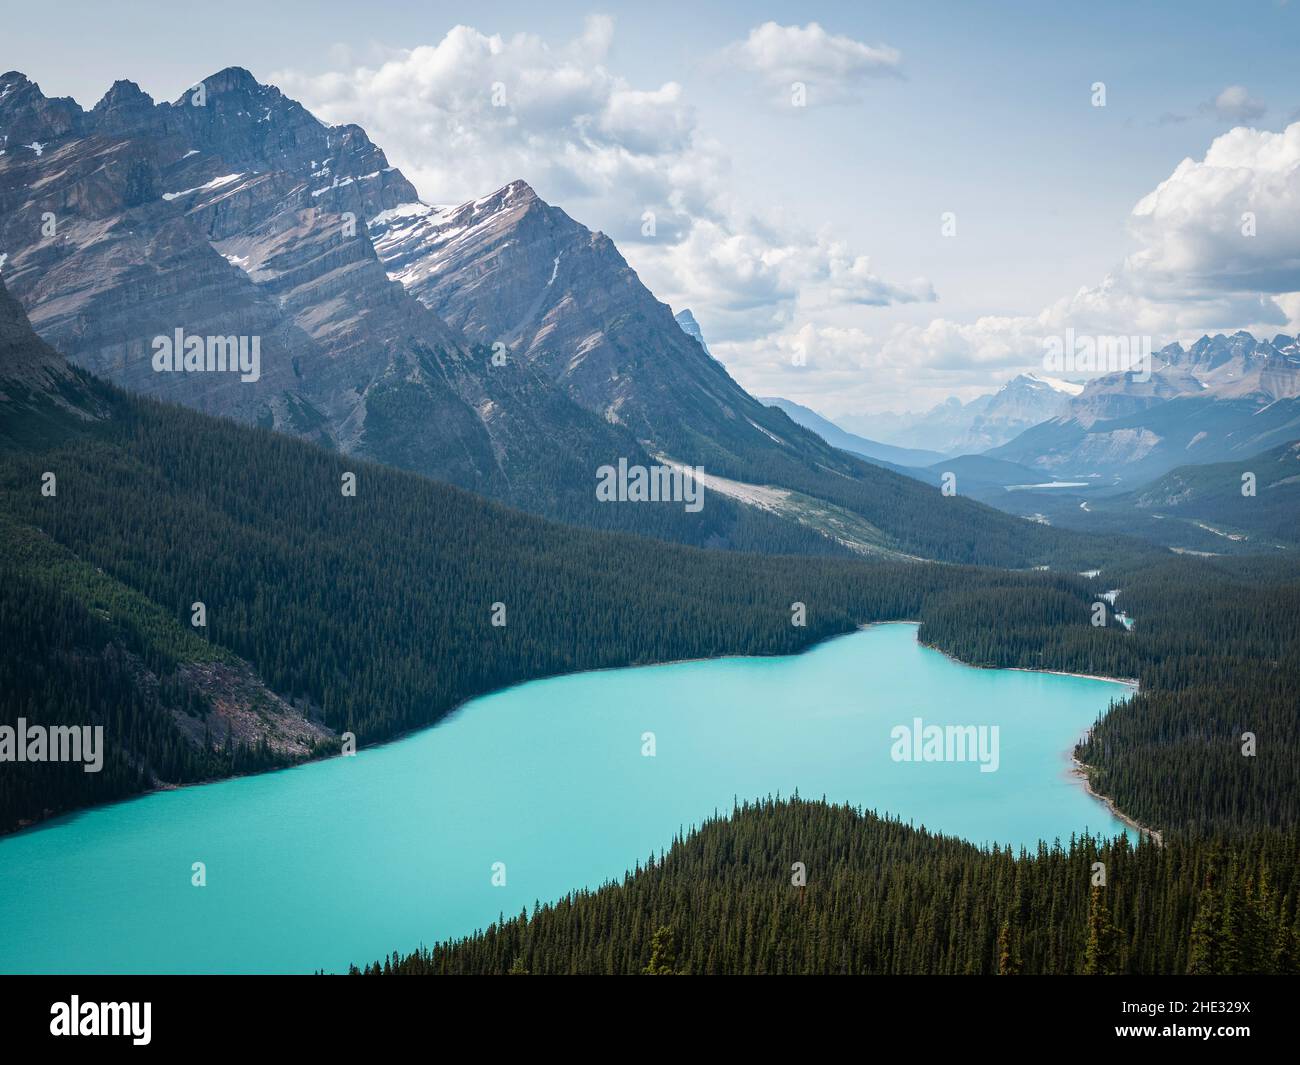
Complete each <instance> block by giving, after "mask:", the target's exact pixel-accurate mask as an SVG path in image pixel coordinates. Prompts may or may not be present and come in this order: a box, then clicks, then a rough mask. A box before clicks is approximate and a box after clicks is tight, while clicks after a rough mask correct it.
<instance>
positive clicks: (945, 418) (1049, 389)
mask: <svg viewBox="0 0 1300 1065" xmlns="http://www.w3.org/2000/svg"><path fill="white" fill-rule="evenodd" d="M1082 387H1083V386H1082V385H1078V384H1074V383H1073V382H1070V381H1062V380H1060V379H1058V378H1054V377H1046V376H1043V375H1040V374H1032V373H1026V374H1019V375H1018V376H1016V377H1013V378H1012V379H1011V380H1010V381H1008V382H1007V383H1006V384H1004V385H1003V386H1002V387H1001V388H999V389H998V390H997V391H996V392H991V393H989V394H988V395H984V396H977V397H976V398H975V399H972V400H969V401H967V402H965V403H963V402H962V401H961V400H959V399H957V398H956V397H953V398H950V399H948V400H947V401H946V402H944V403H940V404H939V405H938V406H936V407H933V408H931V409H930V410H929V411H927V412H925V413H924V414H917V415H910V414H859V415H853V416H850V417H846V418H841V419H840V421H841V422H842V423H843V424H844V425H845V426H847V427H848V428H850V429H852V430H854V431H857V432H872V433H873V434H874V435H875V436H876V437H878V438H881V439H883V440H886V441H887V442H889V443H891V444H895V445H899V446H905V447H910V448H921V449H927V450H931V451H937V452H940V453H942V454H947V455H963V454H976V453H978V452H981V451H987V450H988V449H989V448H993V447H997V446H998V445H1000V444H1004V443H1006V442H1007V441H1008V440H1011V439H1013V438H1014V437H1015V436H1017V435H1018V434H1019V433H1021V432H1023V431H1024V430H1026V429H1028V428H1029V427H1030V426H1033V425H1037V424H1038V423H1039V422H1043V421H1046V420H1047V419H1048V418H1051V417H1053V416H1054V415H1056V414H1058V413H1059V412H1060V411H1061V409H1062V408H1063V407H1064V405H1065V403H1066V402H1067V401H1068V400H1069V399H1070V398H1071V397H1072V396H1075V395H1078V394H1079V392H1080V391H1081V389H1082Z"/></svg>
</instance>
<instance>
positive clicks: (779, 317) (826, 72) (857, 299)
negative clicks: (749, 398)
mask: <svg viewBox="0 0 1300 1065" xmlns="http://www.w3.org/2000/svg"><path fill="white" fill-rule="evenodd" d="M123 6H124V5H123ZM593 16H605V17H603V18H597V19H595V20H593ZM0 18H3V22H4V24H5V26H6V31H5V35H4V39H3V41H0V69H10V68H16V69H19V70H22V71H23V72H24V73H26V74H28V75H29V76H30V77H32V78H33V79H35V80H36V81H38V82H40V84H41V86H42V88H43V90H44V91H45V92H46V93H47V94H48V95H71V96H74V97H76V98H77V99H78V100H79V101H80V102H81V103H82V104H83V105H85V106H90V105H91V104H93V103H94V101H95V100H96V99H98V97H99V96H100V95H102V93H103V92H104V91H105V90H106V89H107V87H108V86H109V84H111V82H112V81H113V80H114V79H116V78H119V77H126V78H130V79H132V80H134V81H137V82H138V83H140V85H141V86H142V87H143V88H144V89H145V90H146V91H148V92H150V93H152V94H153V95H155V96H156V97H159V98H173V97H175V96H176V95H177V94H179V92H180V91H182V90H183V89H184V88H185V87H186V86H187V85H189V84H192V83H193V82H194V81H196V80H197V79H198V78H200V77H202V76H204V75H206V74H209V73H212V72H213V71H215V70H217V69H220V68H221V67H224V66H228V65H239V66H245V67H248V68H249V69H250V70H252V71H253V73H254V74H256V75H257V76H258V77H259V78H260V79H261V80H263V81H275V82H276V83H277V84H280V85H281V86H282V87H283V88H285V90H286V92H288V93H289V94H290V95H293V96H295V97H297V98H299V99H301V100H303V102H304V103H306V104H307V105H308V106H309V107H311V108H312V109H313V110H315V111H316V112H317V113H318V114H320V115H321V117H323V118H326V119H327V120H330V121H358V122H360V123H361V124H362V125H364V126H366V128H367V129H368V130H369V132H370V133H371V135H372V137H374V139H375V140H376V141H377V142H378V143H379V144H380V145H381V146H382V147H384V148H385V149H386V150H387V152H388V154H389V156H390V159H391V160H392V161H393V162H394V163H396V164H398V165H400V166H402V168H403V169H404V170H405V171H406V172H407V173H408V176H411V177H412V179H413V180H414V181H415V182H416V185H417V187H419V188H420V190H421V194H422V196H423V197H424V198H425V199H428V200H431V201H434V202H442V201H451V200H458V199H462V198H470V197H473V196H476V195H481V194H483V193H486V192H488V191H491V189H492V188H494V187H497V186H498V185H500V184H504V183H505V182H506V181H508V180H511V179H512V178H515V177H523V178H525V179H526V180H529V181H530V182H532V183H533V184H534V186H535V187H536V188H537V189H538V192H539V193H540V194H541V195H542V196H543V197H545V198H546V199H548V200H551V201H552V202H556V203H558V204H559V205H560V206H562V207H564V208H565V209H566V210H568V211H569V213H570V214H572V215H574V217H576V218H578V219H579V220H580V221H583V222H585V223H587V224H588V225H590V226H592V227H593V228H600V229H604V230H605V231H606V232H609V233H610V234H611V235H613V236H614V237H615V239H616V240H617V241H618V242H619V246H620V247H621V248H622V249H623V250H624V253H625V254H626V255H627V257H628V258H629V260H630V261H631V262H632V264H633V265H634V266H635V267H636V268H637V269H638V271H639V272H640V273H641V274H642V276H643V277H644V278H645V280H646V281H647V282H648V283H649V284H650V285H651V287H652V288H653V289H654V290H655V291H656V293H657V294H659V295H660V296H661V298H664V299H666V300H667V301H668V302H670V303H672V304H673V305H674V307H675V308H680V307H681V306H687V305H689V306H691V307H692V308H693V310H694V311H695V313H696V316H697V317H698V318H699V320H700V322H701V324H702V326H703V328H704V330H705V333H706V336H708V337H709V339H710V343H711V347H712V348H713V350H714V351H715V354H718V355H719V356H720V357H721V358H723V359H724V361H726V362H727V364H728V366H729V367H730V368H731V369H732V371H733V373H735V374H736V376H737V377H738V378H739V379H740V380H741V382H742V383H743V384H745V385H746V386H747V387H750V388H751V390H753V391H755V392H758V393H760V394H786V395H789V396H791V398H795V399H798V400H800V401H803V402H807V403H809V404H810V405H812V406H814V407H817V408H818V409H821V410H823V411H826V412H827V413H830V414H843V413H852V412H856V411H863V410H868V411H869V410H873V409H877V410H878V409H886V408H893V409H901V408H905V407H910V408H913V409H915V408H919V407H924V406H928V405H929V404H930V403H933V402H937V401H938V400H940V399H942V398H944V397H945V396H946V395H948V394H952V393H956V394H960V395H963V396H970V395H973V394H976V393H978V392H980V391H986V390H988V389H990V388H993V387H996V386H997V385H998V384H999V383H1000V382H1001V381H1003V380H1005V379H1006V378H1007V377H1009V376H1011V375H1012V374H1013V373H1015V372H1018V371H1020V370H1023V369H1032V368H1034V363H1035V360H1036V358H1037V353H1038V352H1039V351H1041V348H1042V336H1043V335H1044V334H1045V333H1048V332H1059V331H1060V330H1061V329H1063V328H1065V326H1067V325H1069V326H1071V327H1073V328H1075V329H1076V331H1084V332H1086V331H1089V330H1092V331H1094V332H1098V333H1100V332H1106V331H1115V332H1124V333H1150V334H1152V335H1153V336H1154V337H1155V338H1156V342H1157V343H1160V342H1163V341H1164V340H1166V339H1173V338H1176V337H1189V336H1192V335H1194V334H1196V333H1198V332H1199V331H1202V330H1204V329H1214V328H1222V329H1232V328H1238V327H1243V328H1254V329H1257V330H1258V331H1261V332H1270V331H1277V330H1279V329H1283V328H1286V329H1294V328H1295V325H1294V323H1295V319H1296V317H1297V315H1298V314H1300V300H1298V299H1297V298H1295V297H1294V293H1291V292H1289V291H1287V290H1288V289H1289V287H1290V286H1289V284H1286V283H1284V284H1282V286H1281V289H1279V288H1278V286H1277V285H1273V286H1272V288H1273V290H1272V291H1269V292H1260V291H1256V290H1254V289H1251V288H1250V287H1249V285H1245V286H1244V287H1243V282H1241V280H1240V278H1241V277H1242V276H1243V270H1242V261H1243V256H1245V257H1246V259H1249V260H1250V269H1248V270H1246V271H1244V273H1246V274H1248V275H1250V276H1256V275H1257V274H1262V273H1269V274H1270V276H1274V275H1276V274H1277V273H1278V272H1279V271H1280V272H1281V274H1282V275H1283V276H1291V275H1293V274H1294V269H1293V268H1294V264H1295V261H1296V258H1297V255H1300V253H1297V252H1296V251H1295V249H1296V248H1297V246H1300V239H1296V238H1297V221H1296V219H1295V218H1294V217H1293V215H1294V213H1295V212H1293V211H1291V210H1290V209H1291V208H1295V207H1298V206H1300V202H1298V201H1297V198H1296V184H1297V182H1298V181H1300V178H1297V168H1296V167H1295V166H1293V165H1292V156H1291V154H1290V153H1291V152H1292V145H1291V140H1290V139H1288V140H1285V141H1279V140H1277V139H1268V138H1278V137H1280V136H1281V131H1282V130H1284V129H1285V128H1286V127H1287V124H1288V119H1290V118H1292V117H1293V116H1295V115H1296V113H1297V112H1298V111H1300V78H1297V77H1296V73H1295V72H1296V70H1297V63H1296V59H1295V56H1296V54H1297V45H1298V44H1300V4H1298V3H1290V4H1286V3H1280V2H1278V0H1259V2H1256V3H1237V4H1226V3H1161V4H1155V3H1148V4H1133V3H1128V4H1119V3H1087V4H1082V3H1081V4H1050V5H1048V4H1030V3H980V4H969V3H933V4H928V3H917V2H911V3H833V2H813V3H801V4H798V5H794V4H761V3H746V4H699V3H695V4H682V3H671V2H663V3H657V4H654V5H644V4H636V5H633V4H621V3H620V4H604V5H595V6H593V5H589V4H570V3H564V2H550V3H547V4H537V3H535V2H533V3H496V4H492V5H490V8H489V9H488V10H484V5H470V4H456V3H438V2H422V3H399V2H385V0H372V2H370V3H367V4H362V5H358V4H355V3H347V4H344V3H333V2H325V3H313V4H295V3H257V4H251V3H242V2H235V3H226V4H223V5H220V6H217V5H211V4H194V5H187V4H183V3H175V2H172V3H166V4H164V3H153V2H148V0H146V2H140V3H135V4H132V5H131V6H130V8H129V9H128V10H127V11H125V12H123V11H121V10H113V9H110V6H109V5H103V4H98V3H93V4H91V3H87V4H79V3H59V4H51V5H47V7H46V8H44V9H42V12H41V14H39V15H36V16H33V13H32V9H31V8H30V6H28V5H22V6H19V5H14V4H9V3H7V2H6V3H3V4H0ZM766 23H771V24H772V26H771V27H770V28H769V29H768V30H767V31H764V32H759V30H760V27H763V26H764V24H766ZM458 24H459V25H462V26H465V27H471V28H472V30H473V31H474V32H473V33H470V32H469V31H461V34H460V35H459V36H457V37H454V38H448V36H447V35H448V33H449V31H451V30H452V28H453V27H454V26H456V25H458ZM811 24H816V28H815V30H814V28H813V27H812V25H811ZM519 35H525V36H524V37H520V36H519ZM493 42H496V43H493ZM421 46H424V47H423V48H421ZM796 76H798V77H800V78H802V80H804V82H805V84H806V85H807V86H808V106H807V107H802V108H796V107H793V106H791V98H790V91H789V83H790V81H791V80H792V78H794V77H796ZM489 80H490V81H491V82H495V81H497V80H500V81H501V82H502V83H503V84H504V85H505V86H506V88H507V92H508V95H509V100H510V103H509V106H508V107H507V108H505V109H499V110H496V111H494V110H491V109H485V108H484V106H482V100H481V99H480V98H479V96H476V95H475V94H480V95H481V94H486V93H487V92H488V84H489ZM1094 82H1104V83H1105V86H1106V106H1105V107H1094V106H1092V90H1091V86H1092V85H1093V83H1094ZM449 86H450V87H456V89H457V91H456V93H454V94H453V93H450V89H449ZM1225 90H1230V91H1228V92H1226V95H1225ZM450 95H455V96H456V97H457V98H456V99H454V100H451V99H450ZM1234 129H1235V130H1238V131H1239V134H1237V133H1234V134H1232V137H1233V138H1235V139H1232V140H1230V141H1229V142H1227V143H1226V144H1225V146H1224V147H1223V148H1222V149H1221V150H1220V151H1219V152H1218V154H1217V156H1216V159H1217V161H1214V162H1205V161H1206V160H1207V151H1209V150H1210V148H1211V145H1212V143H1214V142H1215V138H1216V137H1219V136H1221V135H1223V134H1226V133H1228V132H1229V131H1231V130H1234ZM1293 139H1294V141H1295V142H1296V150H1300V128H1297V130H1296V133H1295V136H1294V138H1293ZM1184 159H1191V160H1193V161H1194V163H1196V164H1197V166H1196V167H1194V168H1193V170H1191V171H1188V172H1187V173H1185V174H1184V175H1182V176H1181V177H1178V178H1175V179H1174V180H1173V181H1172V184H1170V185H1169V186H1168V187H1167V188H1166V191H1165V192H1164V193H1162V196H1161V197H1160V199H1159V202H1156V203H1155V204H1153V205H1152V209H1151V210H1150V211H1148V212H1147V213H1146V214H1145V215H1143V216H1142V217H1141V218H1139V219H1136V220H1135V219H1134V217H1133V215H1132V212H1133V209H1134V207H1135V205H1136V204H1138V203H1139V201H1142V200H1143V198H1144V197H1148V196H1149V194H1151V193H1152V192H1153V190H1156V189H1157V187H1158V186H1160V185H1161V183H1162V182H1166V181H1167V179H1171V177H1172V176H1173V175H1175V171H1176V169H1177V168H1178V167H1179V164H1180V162H1182V160H1184ZM1243 168H1244V169H1245V170H1247V171H1250V172H1251V173H1252V174H1256V177H1255V179H1254V180H1253V183H1252V182H1250V181H1248V182H1246V184H1245V185H1243V184H1242V183H1241V181H1239V180H1237V178H1234V177H1233V175H1234V174H1237V175H1239V174H1240V172H1241V171H1242V170H1243ZM1270 168H1271V169H1270ZM1279 189H1280V191H1279ZM1243 205H1244V206H1245V207H1247V208H1251V207H1254V206H1256V205H1258V206H1259V211H1258V213H1259V219H1260V226H1261V231H1260V233H1259V237H1260V239H1258V240H1252V241H1251V242H1249V243H1241V242H1234V241H1235V235H1234V229H1235V226H1236V221H1235V219H1236V218H1237V216H1238V215H1239V214H1240V213H1241V212H1240V209H1241V208H1242V207H1243ZM646 210H651V211H653V212H654V214H655V216H656V219H657V223H658V226H657V231H656V232H655V233H654V234H653V235H652V236H650V237H646V236H644V235H643V233H642V228H643V215H644V212H645V211H646ZM944 212H953V213H954V214H955V215H956V235H955V236H952V237H944V236H942V235H941V231H940V226H941V218H942V216H943V214H944ZM1126 257H1128V258H1127V260H1126ZM1108 278H1110V279H1111V280H1110V281H1109V282H1108V281H1107V279H1108ZM1294 287H1295V288H1297V289H1300V283H1297V284H1296V285H1295V286H1294Z"/></svg>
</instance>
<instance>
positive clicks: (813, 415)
mask: <svg viewBox="0 0 1300 1065" xmlns="http://www.w3.org/2000/svg"><path fill="white" fill-rule="evenodd" d="M759 401H760V402H762V403H766V404H767V405H768V406H769V407H778V408H780V409H781V410H783V411H785V412H786V414H788V415H790V417H791V419H792V420H794V421H796V422H798V423H799V424H800V425H802V426H803V427H804V428H805V429H811V430H812V431H813V432H814V433H816V434H817V435H818V436H820V437H821V438H822V439H823V440H825V441H826V442H827V443H828V444H831V445H832V446H834V447H838V448H841V449H843V450H844V451H852V452H853V453H854V454H857V455H861V456H863V457H864V458H868V459H879V460H881V461H883V462H888V463H893V464H894V465H897V466H925V465H928V464H929V463H931V462H935V461H937V460H938V459H940V458H942V457H943V456H942V455H940V454H939V453H938V452H937V451H920V450H917V449H915V448H906V447H894V446H893V445H892V444H882V443H880V442H879V441H876V440H868V439H867V438H866V437H864V436H858V435H857V434H856V433H849V432H845V430H843V429H841V428H840V427H839V426H838V425H836V424H835V423H834V422H832V421H831V420H830V419H829V418H824V417H822V416H821V415H820V414H818V413H817V412H816V411H815V410H813V409H812V408H811V407H805V406H803V405H802V404H799V403H795V402H794V401H793V400H789V399H781V398H780V397H778V396H763V397H760V400H759Z"/></svg>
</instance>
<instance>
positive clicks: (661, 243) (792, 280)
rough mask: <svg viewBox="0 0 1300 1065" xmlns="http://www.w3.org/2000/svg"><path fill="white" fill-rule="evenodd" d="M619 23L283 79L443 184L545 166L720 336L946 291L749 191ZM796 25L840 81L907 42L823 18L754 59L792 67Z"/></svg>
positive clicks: (444, 191)
mask: <svg viewBox="0 0 1300 1065" xmlns="http://www.w3.org/2000/svg"><path fill="white" fill-rule="evenodd" d="M774 33H775V34H777V38H774V37H773V34H774ZM613 34H614V26H613V22H612V20H611V19H609V18H607V17H604V16H597V17H593V18H591V19H589V20H588V22H587V24H586V29H585V30H584V32H583V33H582V34H581V35H580V36H579V37H578V38H576V39H575V40H572V41H569V42H566V43H564V44H560V45H557V46H552V45H551V44H550V43H548V42H547V41H545V40H543V39H542V38H540V37H538V36H536V35H532V34H518V35H516V36H513V37H509V38H506V37H502V36H499V35H487V34H484V33H481V32H480V31H478V30H476V29H473V28H471V27H468V26H456V27H455V28H453V29H452V30H450V31H449V32H448V33H447V34H446V35H445V36H444V37H443V38H442V40H441V41H439V42H438V43H437V44H434V45H423V46H420V47H417V48H412V49H408V50H400V51H394V52H391V53H389V54H388V55H386V56H383V57H381V58H380V59H379V60H378V61H377V62H376V61H372V64H371V65H358V66H354V67H351V68H350V69H347V70H342V71H334V72H330V73H326V74H322V75H315V76H313V75H307V74H303V73H300V72H297V71H281V72H277V73H276V74H275V75H274V80H275V81H276V82H277V83H278V84H279V85H280V86H281V88H282V89H284V91H285V92H286V93H288V94H289V95H291V96H295V97H297V98H298V99H300V100H302V102H303V103H304V104H305V105H306V106H307V107H308V108H309V109H311V110H312V111H313V112H314V113H315V114H317V115H318V116H319V117H321V118H322V119H324V120H326V121H329V122H356V123H359V124H360V125H361V126H363V127H364V128H365V129H366V131H367V132H368V133H369V134H370V136H371V138H372V139H373V140H374V141H375V142H376V143H377V144H379V145H380V146H382V147H383V148H384V150H385V151H386V152H387V154H388V155H389V158H390V159H391V160H392V162H393V163H395V164H396V165H397V166H399V167H401V169H402V170H403V172H404V173H405V174H406V175H407V177H408V178H410V179H411V181H412V182H413V183H414V184H415V186H416V188H418V189H419V190H420V192H421V194H422V196H423V197H424V198H425V199H426V200H429V201H432V202H439V203H447V202H463V201H465V200H470V199H474V198H476V197H478V196H481V195H483V194H485V193H487V192H490V191H492V190H494V189H496V188H499V187H501V186H502V185H504V184H506V183H507V182H509V181H511V180H514V179H515V178H523V179H525V180H527V181H528V182H529V183H530V184H532V185H533V186H534V187H535V188H536V189H537V190H538V193H539V194H540V195H541V196H542V197H543V198H545V199H547V200H549V201H550V202H553V203H558V204H559V206H561V207H563V208H565V210H567V211H568V212H569V214H571V215H572V216H573V217H575V218H577V219H578V220H579V221H581V222H583V223H585V224H586V225H589V226H591V227H592V228H593V229H596V228H598V229H601V230H603V231H604V232H606V233H608V234H609V235H610V236H611V237H612V238H613V239H614V240H615V241H616V242H618V244H619V246H620V248H621V249H622V250H623V252H624V254H626V255H627V257H628V259H629V260H630V261H631V262H632V265H633V266H634V267H636V269H637V270H638V271H639V272H640V273H641V274H642V276H643V278H644V279H645V281H646V283H647V284H648V285H649V286H650V288H651V289H652V291H654V292H655V294H656V295H658V296H659V297H660V298H661V299H664V300H666V301H668V302H669V303H671V304H672V305H673V306H674V307H677V308H680V307H683V306H690V307H692V308H693V309H694V310H695V312H696V314H697V315H698V316H700V319H701V321H702V322H703V323H704V324H705V328H706V329H707V330H708V331H709V336H710V339H711V340H712V339H714V338H717V339H725V338H727V337H739V336H746V337H756V336H761V335H763V334H765V333H768V332H770V331H772V330H773V329H776V328H779V327H781V326H782V325H783V324H784V323H787V322H788V321H790V320H791V318H792V316H793V315H794V314H795V313H796V311H797V310H798V308H800V307H801V306H823V307H825V306H835V305H841V306H851V305H855V304H866V305H886V304H890V303H896V302H911V301H915V300H926V299H933V298H934V293H933V290H932V289H931V287H930V285H929V283H928V282H927V281H924V280H918V281H911V282H906V283H894V282H890V281H888V280H886V279H884V278H883V277H881V276H879V275H878V274H877V273H876V272H875V271H874V269H873V268H872V266H871V263H870V262H869V260H868V259H867V258H866V257H865V256H863V255H861V254H860V253H858V252H856V251H854V250H852V249H850V248H848V247H847V246H846V245H844V244H843V243H842V242H840V241H834V240H829V239H827V238H825V237H821V236H818V235H817V234H813V233H807V232H803V231H801V230H800V229H799V228H798V227H796V226H792V225H789V224H787V223H785V222H784V221H783V220H778V219H773V218H764V217H760V215H759V214H758V213H757V212H754V211H752V210H749V209H747V207H746V206H745V205H744V204H742V203H739V202H737V201H735V200H734V199H733V197H732V195H731V193H730V181H729V169H730V159H729V157H728V155H727V153H726V151H725V149H724V148H723V146H722V145H721V144H720V143H718V141H716V140H714V139H712V138H710V137H709V136H707V135H706V134H705V132H704V131H703V130H701V129H700V127H699V125H698V122H697V119H696V115H695V112H694V109H693V108H692V107H691V105H690V102H689V100H688V98H687V93H686V91H685V90H684V89H683V87H682V86H681V85H680V84H678V83H676V82H672V81H668V82H664V83H663V84H661V85H658V86H654V87H643V86H637V85H633V84H630V83H629V82H628V81H627V79H625V78H623V77H621V76H619V75H618V74H617V73H615V72H614V71H613V70H611V69H610V66H609V58H610V55H609V52H610V46H611V43H612V41H613ZM790 34H793V36H789V35H790ZM781 35H786V36H784V37H783V36H781ZM778 38H779V39H781V40H784V41H785V42H786V44H787V45H789V46H790V48H792V49H794V54H795V55H796V56H797V57H798V58H799V59H800V62H803V63H807V64H809V67H808V69H809V70H814V71H816V72H817V75H818V77H819V78H826V79H828V83H829V80H836V83H837V84H841V85H851V84H853V83H854V82H855V81H856V80H857V79H860V78H862V77H864V76H866V73H867V72H868V71H870V70H872V69H874V68H875V67H890V66H892V65H895V64H896V62H897V56H896V53H894V52H893V51H892V50H890V49H871V48H867V47H866V46H862V45H858V44H856V43H855V42H852V41H849V40H848V39H847V38H842V37H831V36H829V35H828V34H826V33H825V31H824V30H822V29H821V27H819V26H817V25H816V24H815V23H814V24H812V25H810V26H808V27H806V28H805V29H802V30H801V29H798V28H797V27H791V28H782V27H778V26H775V24H770V25H769V26H762V27H759V28H758V29H757V30H755V31H754V32H753V33H751V35H750V40H749V42H746V44H747V45H748V44H751V43H752V44H753V49H752V50H751V52H750V53H747V54H749V55H751V58H752V62H753V63H754V64H755V67H754V69H756V70H759V71H760V72H763V71H767V70H772V69H776V68H775V67H774V66H772V65H771V64H772V62H773V59H772V57H773V55H774V54H775V53H774V52H773V48H774V43H775V42H776V40H777V39H778ZM808 76H809V77H812V75H811V74H809V75H808ZM494 95H495V102H494ZM497 104H501V106H497ZM647 211H648V212H652V213H653V215H654V223H655V225H654V229H655V232H654V234H653V236H652V237H650V238H647V237H646V236H645V235H644V234H643V232H642V227H643V220H644V217H645V214H646V212H647Z"/></svg>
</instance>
